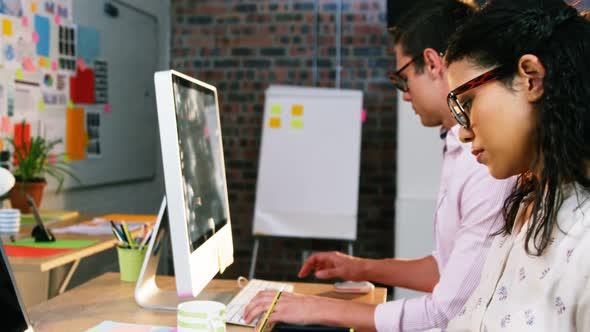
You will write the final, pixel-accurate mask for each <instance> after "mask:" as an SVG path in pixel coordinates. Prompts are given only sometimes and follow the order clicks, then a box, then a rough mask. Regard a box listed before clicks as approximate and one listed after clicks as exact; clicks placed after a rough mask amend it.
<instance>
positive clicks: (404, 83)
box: [389, 54, 422, 92]
mask: <svg viewBox="0 0 590 332" xmlns="http://www.w3.org/2000/svg"><path fill="white" fill-rule="evenodd" d="M420 57H422V54H420V55H416V56H415V57H413V58H412V59H411V60H410V61H408V63H406V64H405V65H403V66H402V67H401V68H400V69H398V70H397V71H396V72H395V73H392V74H391V75H389V79H390V80H391V83H393V85H394V86H395V87H396V88H398V89H400V90H401V91H402V92H408V91H409V90H410V89H409V88H408V80H407V79H406V78H403V77H402V76H401V75H400V74H401V73H402V72H403V71H404V70H406V68H408V66H409V65H411V64H412V63H413V62H414V61H416V60H418V59H419V58H420Z"/></svg>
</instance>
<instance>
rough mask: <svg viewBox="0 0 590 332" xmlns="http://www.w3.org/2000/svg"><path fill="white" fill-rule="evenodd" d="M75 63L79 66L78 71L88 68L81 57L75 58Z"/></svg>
mask: <svg viewBox="0 0 590 332" xmlns="http://www.w3.org/2000/svg"><path fill="white" fill-rule="evenodd" d="M76 65H77V66H78V68H80V71H85V70H86V69H87V68H88V66H87V65H86V61H84V59H83V58H78V60H76Z"/></svg>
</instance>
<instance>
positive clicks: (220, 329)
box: [177, 301, 226, 332]
mask: <svg viewBox="0 0 590 332" xmlns="http://www.w3.org/2000/svg"><path fill="white" fill-rule="evenodd" d="M225 322H226V318H225V304H223V303H219V302H215V301H188V302H183V303H180V304H179V305H178V312H177V325H178V326H177V328H178V332H196V331H200V332H226V330H225Z"/></svg>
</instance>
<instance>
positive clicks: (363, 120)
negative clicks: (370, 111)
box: [361, 108, 367, 123]
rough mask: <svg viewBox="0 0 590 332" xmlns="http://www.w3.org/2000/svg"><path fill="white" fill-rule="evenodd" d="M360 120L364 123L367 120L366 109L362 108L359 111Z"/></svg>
mask: <svg viewBox="0 0 590 332" xmlns="http://www.w3.org/2000/svg"><path fill="white" fill-rule="evenodd" d="M361 121H362V123H365V121H367V110H366V109H364V108H363V111H362V112H361Z"/></svg>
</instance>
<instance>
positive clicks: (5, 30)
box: [2, 19, 12, 36]
mask: <svg viewBox="0 0 590 332" xmlns="http://www.w3.org/2000/svg"><path fill="white" fill-rule="evenodd" d="M2 34H3V35H5V36H12V21H10V20H7V19H2Z"/></svg>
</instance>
